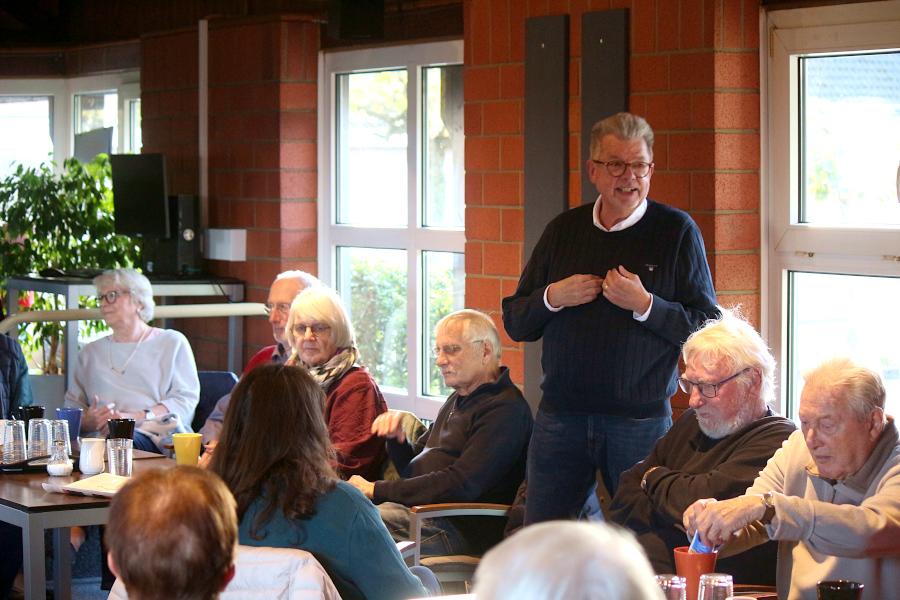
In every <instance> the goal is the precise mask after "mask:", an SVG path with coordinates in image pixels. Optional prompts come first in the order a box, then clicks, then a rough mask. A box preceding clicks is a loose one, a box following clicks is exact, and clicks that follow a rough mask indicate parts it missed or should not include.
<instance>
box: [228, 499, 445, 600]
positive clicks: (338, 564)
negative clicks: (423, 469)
mask: <svg viewBox="0 0 900 600" xmlns="http://www.w3.org/2000/svg"><path fill="white" fill-rule="evenodd" d="M262 508H263V504H262V500H261V499H260V500H257V501H256V502H254V503H253V504H252V505H250V508H249V509H248V510H247V512H246V514H244V518H243V519H241V525H240V531H239V537H240V543H241V544H244V545H246V546H274V547H276V548H300V549H301V550H306V551H307V552H310V553H311V554H313V555H314V556H315V557H316V558H317V559H318V561H319V562H320V563H321V564H322V566H323V567H324V568H325V570H326V571H328V574H329V575H330V576H331V580H332V581H333V582H334V585H335V587H336V588H337V589H338V592H340V594H341V597H342V598H343V599H344V600H355V599H357V598H359V599H366V600H403V599H406V598H418V597H422V596H427V595H428V593H427V592H426V591H425V588H424V587H423V586H422V584H421V583H420V582H419V580H418V578H417V577H416V576H415V575H413V574H412V573H410V571H409V569H407V568H406V564H405V563H404V562H403V559H402V558H401V557H400V553H399V552H398V551H397V546H396V545H395V544H394V541H393V540H392V539H391V536H390V534H388V531H387V529H385V527H384V524H383V523H382V522H381V517H380V516H379V515H378V510H377V509H376V508H375V507H374V506H373V505H372V503H371V502H369V500H367V499H366V497H365V496H363V495H362V494H361V493H360V492H359V491H358V490H357V489H356V488H354V487H353V486H351V485H349V484H347V483H345V482H343V481H341V482H338V484H337V486H335V488H334V489H333V490H331V491H330V492H328V493H327V494H325V495H324V496H322V497H321V498H320V499H319V501H318V502H317V503H316V512H315V514H314V515H313V516H312V517H309V518H307V519H287V518H285V516H284V514H283V513H282V512H281V511H278V512H276V513H275V515H274V516H273V517H272V519H271V520H270V521H269V522H268V523H266V524H265V525H264V526H262V527H260V528H259V530H258V531H256V532H255V534H256V535H255V536H253V535H251V533H250V531H251V527H252V525H253V522H254V519H255V518H256V515H257V514H259V512H260V511H261V510H262Z"/></svg>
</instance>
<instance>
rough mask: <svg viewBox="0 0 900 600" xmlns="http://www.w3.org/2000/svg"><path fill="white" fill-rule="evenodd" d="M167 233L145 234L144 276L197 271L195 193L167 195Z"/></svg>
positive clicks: (198, 225) (173, 274) (197, 234)
mask: <svg viewBox="0 0 900 600" xmlns="http://www.w3.org/2000/svg"><path fill="white" fill-rule="evenodd" d="M169 219H170V222H169V227H170V230H171V231H170V236H169V239H167V240H160V239H152V238H145V241H144V248H143V251H144V252H143V254H144V273H145V274H146V275H148V276H151V275H152V276H157V277H164V276H179V275H180V276H184V275H198V274H200V273H201V272H202V271H203V269H202V264H203V263H202V259H201V257H200V230H199V227H200V204H199V201H198V200H197V197H196V196H185V195H179V196H169Z"/></svg>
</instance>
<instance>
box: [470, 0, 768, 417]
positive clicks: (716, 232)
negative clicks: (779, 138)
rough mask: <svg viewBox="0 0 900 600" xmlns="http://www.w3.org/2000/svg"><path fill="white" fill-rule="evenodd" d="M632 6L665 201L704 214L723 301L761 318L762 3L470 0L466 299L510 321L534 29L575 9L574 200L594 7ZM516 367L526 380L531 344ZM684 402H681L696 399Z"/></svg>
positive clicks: (657, 183)
mask: <svg viewBox="0 0 900 600" xmlns="http://www.w3.org/2000/svg"><path fill="white" fill-rule="evenodd" d="M614 8H628V9H630V22H631V32H630V40H631V41H630V45H631V49H630V50H631V67H630V73H629V77H630V88H631V95H630V98H629V106H630V110H631V111H633V112H636V113H638V114H641V115H643V116H645V117H646V118H647V119H648V121H649V122H650V124H651V125H652V126H653V127H654V129H655V131H656V144H655V156H654V160H655V162H656V172H655V174H654V176H653V183H652V187H651V193H650V195H651V197H653V198H654V199H657V200H660V201H663V202H666V203H669V204H672V205H674V206H677V207H679V208H683V209H685V210H687V211H689V212H690V213H691V215H692V216H693V217H694V219H695V220H696V221H697V223H698V224H699V226H700V229H701V231H702V232H703V237H704V240H705V242H706V248H707V251H708V253H709V262H710V267H711V269H712V271H713V277H714V282H715V287H716V291H717V292H718V294H719V296H718V297H719V301H720V303H722V304H724V305H729V306H730V305H734V304H738V303H740V304H742V305H743V307H744V312H745V314H746V315H747V316H748V317H749V318H750V319H751V320H752V322H754V323H755V324H757V325H758V323H759V286H760V252H759V247H760V223H759V203H760V195H759V161H760V157H759V152H760V151H759V101H760V96H759V56H758V52H759V39H758V37H759V36H758V22H759V3H758V1H757V0H624V1H622V0H620V1H616V0H593V1H591V0H581V1H577V0H555V1H554V0H529V1H527V2H526V1H519V0H466V2H465V6H464V24H465V111H466V112H465V119H466V202H467V209H466V211H467V213H466V237H467V244H466V274H467V279H466V305H467V306H471V307H474V308H479V309H482V310H485V311H487V312H489V313H490V314H491V315H492V316H494V318H495V321H497V322H498V324H499V322H500V302H501V299H502V298H503V297H504V296H506V295H508V294H510V293H512V292H513V291H514V289H515V286H516V283H517V280H518V276H519V274H520V272H521V269H522V267H523V266H524V263H523V259H522V256H521V255H522V236H523V210H522V202H523V198H524V189H523V186H524V173H523V155H522V149H523V138H522V121H523V114H524V113H523V104H524V98H523V97H524V66H523V61H524V35H525V34H524V31H525V19H527V18H529V17H536V16H543V15H551V14H569V15H570V20H569V22H570V27H571V30H570V61H569V81H570V85H569V87H570V89H569V98H570V101H569V138H570V145H569V148H570V150H569V155H570V178H569V202H570V205H572V206H575V205H578V204H580V203H581V202H582V201H583V199H582V198H581V192H580V187H581V180H582V177H584V174H583V173H582V163H583V161H584V159H586V158H587V157H581V156H580V154H579V148H580V143H581V140H580V135H581V133H580V131H579V123H580V85H579V84H580V82H579V74H580V56H579V54H580V48H581V15H582V13H583V12H585V11H592V10H608V9H614ZM503 352H504V362H507V363H508V364H509V365H510V368H511V371H512V374H513V378H514V379H515V380H516V381H517V382H522V381H523V372H522V368H523V367H522V364H523V361H522V346H521V345H520V344H515V343H514V342H512V341H511V340H510V339H509V338H504V350H503ZM682 403H683V400H680V401H676V404H682Z"/></svg>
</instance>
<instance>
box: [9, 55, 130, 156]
mask: <svg viewBox="0 0 900 600" xmlns="http://www.w3.org/2000/svg"><path fill="white" fill-rule="evenodd" d="M140 76H141V74H140V71H123V72H121V73H114V74H108V75H94V76H88V77H71V78H68V79H0V95H2V96H52V97H53V114H52V115H51V119H52V123H53V127H52V133H51V137H52V140H53V160H54V161H55V162H56V163H57V168H62V162H63V160H64V159H66V158H69V157H70V156H72V152H73V149H74V147H75V121H74V107H75V95H76V94H89V93H93V92H104V91H110V90H115V91H116V93H117V94H118V102H119V106H118V118H117V120H118V138H119V139H118V142H117V143H118V148H119V151H120V152H121V151H122V149H123V148H126V147H127V146H126V145H125V142H126V141H127V139H126V138H125V137H124V135H125V131H126V130H127V129H129V127H128V126H129V125H130V123H128V113H127V111H126V110H124V106H125V104H124V103H125V101H126V99H134V98H140V96H141V89H140Z"/></svg>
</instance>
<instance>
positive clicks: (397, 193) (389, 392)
mask: <svg viewBox="0 0 900 600" xmlns="http://www.w3.org/2000/svg"><path fill="white" fill-rule="evenodd" d="M461 62H462V43H461V42H442V43H432V44H417V45H414V46H403V47H394V48H381V49H376V50H372V49H370V50H360V51H347V52H333V53H326V54H324V55H323V65H324V68H323V69H322V75H321V78H322V79H321V85H320V90H321V92H322V102H321V104H320V106H321V107H322V110H321V111H320V124H321V130H322V132H323V133H324V134H325V135H324V139H323V143H322V144H321V145H320V152H321V154H320V158H321V160H320V163H319V164H320V190H321V193H320V198H321V199H322V204H321V206H320V211H319V215H320V216H319V220H320V223H319V225H320V227H319V256H320V265H319V273H320V275H321V276H322V277H323V278H324V279H325V280H326V281H330V282H332V283H333V284H334V285H335V287H336V288H337V290H338V292H339V293H340V294H341V296H342V297H343V299H344V302H345V304H346V305H347V308H348V310H349V311H350V314H351V318H352V321H353V324H354V327H355V328H356V334H357V341H358V344H359V347H360V355H361V361H362V362H363V364H365V365H366V366H367V367H368V368H369V370H370V371H371V372H372V374H373V376H374V377H375V380H376V381H377V382H378V385H379V386H380V387H381V389H382V391H383V392H384V393H385V396H386V398H387V400H388V404H389V405H390V406H391V407H393V408H402V409H407V410H412V411H415V412H416V413H417V414H420V415H422V416H426V417H428V416H434V415H435V414H436V411H437V408H438V407H439V406H440V402H441V401H443V399H444V396H446V394H447V392H448V391H447V390H446V389H444V387H443V384H442V381H441V377H440V373H439V372H438V370H437V368H436V367H435V365H434V361H433V358H432V356H431V353H430V348H432V347H433V346H434V336H433V333H432V332H433V329H434V324H435V323H436V322H437V320H438V319H440V318H441V317H442V316H444V315H446V314H447V313H449V312H451V311H453V310H456V309H459V308H462V307H463V299H464V285H465V268H464V261H463V249H464V245H465V234H464V231H463V227H464V222H463V214H464V205H463V94H462V66H461V64H460V63H461Z"/></svg>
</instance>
